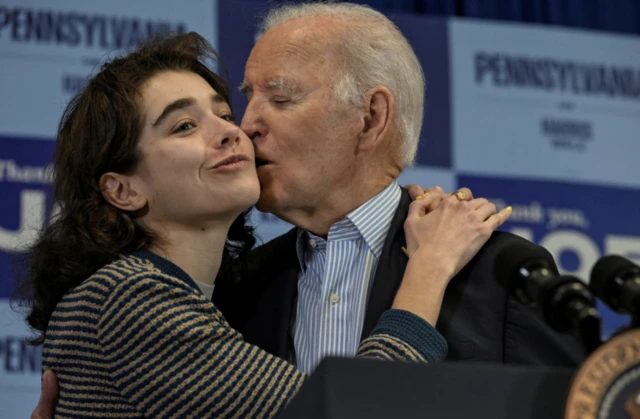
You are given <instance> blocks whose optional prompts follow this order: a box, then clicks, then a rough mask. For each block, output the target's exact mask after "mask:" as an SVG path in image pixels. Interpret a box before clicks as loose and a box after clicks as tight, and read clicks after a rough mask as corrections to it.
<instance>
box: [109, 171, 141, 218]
mask: <svg viewBox="0 0 640 419" xmlns="http://www.w3.org/2000/svg"><path fill="white" fill-rule="evenodd" d="M100 190H101V191H102V196H103V197H104V199H106V200H107V202H108V203H110V204H111V205H113V206H114V207H116V208H120V209H121V210H124V211H131V212H134V211H138V210H140V209H142V208H144V207H145V206H146V205H147V198H146V196H145V195H144V193H143V191H142V190H141V188H139V187H137V185H136V182H134V181H133V180H132V179H131V177H129V176H125V175H121V174H119V173H113V172H108V173H105V174H103V175H102V176H101V177H100Z"/></svg>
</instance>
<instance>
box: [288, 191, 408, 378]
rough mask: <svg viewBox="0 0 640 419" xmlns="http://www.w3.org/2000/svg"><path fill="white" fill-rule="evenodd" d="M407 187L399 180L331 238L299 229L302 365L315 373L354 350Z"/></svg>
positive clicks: (297, 341)
mask: <svg viewBox="0 0 640 419" xmlns="http://www.w3.org/2000/svg"><path fill="white" fill-rule="evenodd" d="M400 196H401V189H400V186H399V185H398V183H397V182H396V181H394V182H392V183H391V184H390V185H389V186H387V187H386V188H385V189H384V190H382V191H381V192H380V193H378V194H377V195H376V196H374V197H373V198H371V199H370V200H369V201H367V202H366V203H364V204H363V205H362V206H360V207H359V208H357V209H355V210H354V211H352V212H350V213H349V214H348V215H347V216H346V217H345V219H344V220H342V221H339V222H337V223H335V224H334V225H332V226H331V228H330V229H329V234H328V235H327V240H325V239H323V238H321V237H318V236H315V235H313V234H311V233H309V232H307V231H304V230H300V229H299V230H298V241H297V252H298V260H299V262H300V267H301V271H300V278H299V280H298V306H297V312H296V320H295V325H294V327H293V334H294V336H293V343H294V347H295V354H296V365H297V367H298V368H299V369H300V370H301V371H303V372H305V373H307V374H309V373H311V372H313V370H314V369H315V368H316V367H317V365H318V364H319V363H320V361H321V360H322V359H323V358H324V357H326V356H329V355H333V356H354V355H355V354H356V353H357V352H358V347H359V345H360V335H361V333H362V325H363V323H364V316H365V309H366V307H367V301H368V296H369V291H370V290H371V284H372V283H373V277H374V274H375V271H376V267H377V265H378V260H379V259H380V253H381V252H382V246H383V245H384V241H385V238H386V236H387V231H388V229H389V225H390V224H391V220H392V219H393V215H394V213H395V210H396V208H397V207H398V204H399V203H400Z"/></svg>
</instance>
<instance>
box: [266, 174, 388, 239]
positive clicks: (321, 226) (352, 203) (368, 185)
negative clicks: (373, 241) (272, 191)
mask: <svg viewBox="0 0 640 419" xmlns="http://www.w3.org/2000/svg"><path fill="white" fill-rule="evenodd" d="M394 180H395V177H393V176H384V177H379V178H378V179H371V180H370V181H369V182H361V183H358V182H357V181H354V182H352V186H353V187H350V188H342V189H339V190H334V191H332V192H331V194H330V195H329V196H327V197H323V199H322V200H320V201H319V203H318V205H316V206H314V207H313V208H304V209H299V210H294V211H291V212H289V213H287V214H286V215H279V214H276V215H277V216H278V217H279V218H282V219H284V220H285V221H287V222H289V223H291V224H293V225H295V226H296V227H298V228H301V229H303V230H306V231H309V232H311V233H313V234H315V235H317V236H319V237H324V238H326V237H327V235H328V233H329V229H330V228H331V226H332V225H334V224H335V223H337V222H338V221H341V220H344V218H345V217H346V216H347V214H349V213H350V212H352V211H354V210H355V209H357V208H359V207H360V206H362V205H364V204H365V203H366V202H367V201H369V200H370V199H371V198H373V197H374V196H376V195H377V194H379V193H380V192H381V191H382V190H383V189H384V188H386V187H387V186H389V185H390V184H391V182H393V181H394Z"/></svg>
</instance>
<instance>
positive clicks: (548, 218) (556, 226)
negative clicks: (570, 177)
mask: <svg viewBox="0 0 640 419" xmlns="http://www.w3.org/2000/svg"><path fill="white" fill-rule="evenodd" d="M458 184H459V185H464V186H467V187H469V188H471V190H472V191H473V192H474V193H475V194H476V195H478V196H483V197H486V198H487V199H489V200H490V201H491V202H493V203H495V204H496V206H497V207H498V209H502V208H504V207H506V206H507V205H511V206H512V207H513V213H512V215H511V217H510V219H509V220H508V221H507V223H505V224H504V225H503V226H502V227H501V230H505V231H510V232H512V233H514V234H517V235H519V236H522V237H524V238H526V239H528V240H530V241H533V242H535V243H538V244H540V245H541V246H543V247H545V248H546V249H547V250H549V252H551V254H552V255H553V257H554V259H555V260H556V262H557V264H558V268H559V269H560V272H561V273H563V274H570V275H575V276H577V277H578V278H580V279H582V280H583V281H584V282H586V283H588V282H589V280H590V275H591V269H592V267H593V265H594V264H595V263H596V261H597V260H598V259H599V258H600V257H602V256H603V255H609V254H618V255H621V256H623V257H626V258H628V259H629V260H631V261H632V262H635V263H636V264H640V223H638V220H640V190H638V189H630V188H623V187H611V186H596V185H584V184H574V183H568V182H554V181H540V180H525V179H518V178H498V177H489V176H479V175H460V176H458ZM598 309H599V310H600V311H601V313H602V314H603V332H604V334H605V336H609V335H610V334H611V333H613V332H614V331H615V330H617V329H618V328H619V327H621V326H623V325H626V324H628V322H629V318H628V317H627V316H623V315H618V314H616V313H614V312H613V311H611V310H610V309H608V308H607V307H606V306H604V304H602V303H600V304H599V305H598Z"/></svg>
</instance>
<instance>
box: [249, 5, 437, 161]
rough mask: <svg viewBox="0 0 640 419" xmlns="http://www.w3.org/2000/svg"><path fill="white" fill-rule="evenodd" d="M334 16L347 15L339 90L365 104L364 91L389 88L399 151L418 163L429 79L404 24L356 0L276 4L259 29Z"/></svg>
mask: <svg viewBox="0 0 640 419" xmlns="http://www.w3.org/2000/svg"><path fill="white" fill-rule="evenodd" d="M324 16H331V17H336V18H340V19H343V20H344V22H345V24H344V25H343V29H344V32H343V34H344V37H343V38H341V39H339V42H338V45H339V47H340V48H339V51H338V53H339V54H340V55H341V56H340V62H339V63H338V65H339V66H340V68H338V71H339V74H340V75H339V78H338V81H337V82H336V85H335V87H334V96H335V97H336V99H338V100H341V101H343V102H351V103H353V104H354V105H358V106H362V105H363V99H364V97H363V95H364V93H365V92H366V91H367V90H369V89H372V88H374V87H378V86H384V87H386V88H388V89H389V90H390V91H391V92H392V94H393V97H394V99H395V102H396V120H395V121H393V122H394V123H395V125H396V127H397V128H398V130H399V131H400V136H401V140H402V145H403V149H402V150H401V154H400V156H401V157H402V158H403V160H404V164H405V165H407V166H411V165H413V162H414V159H415V156H416V152H417V150H418V143H419V141H420V129H421V128H422V118H423V107H424V91H425V80H424V73H423V72H422V67H421V66H420V62H419V61H418V57H416V54H415V52H414V51H413V49H412V48H411V45H409V42H408V41H407V39H406V38H405V37H404V36H403V35H402V33H401V32H400V30H399V29H398V28H397V27H396V26H395V25H394V24H393V22H391V21H390V20H389V19H388V18H387V17H386V16H384V15H383V14H382V13H380V12H377V11H375V10H373V9H371V8H370V7H367V6H362V5H359V4H353V3H302V4H290V5H285V6H280V7H277V8H274V9H272V10H270V11H269V12H268V14H267V15H266V17H265V18H264V20H263V22H262V24H261V27H260V29H261V30H262V32H266V31H268V30H269V29H272V28H273V27H275V26H277V25H280V24H281V23H283V22H286V21H288V20H292V19H302V18H314V17H324Z"/></svg>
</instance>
